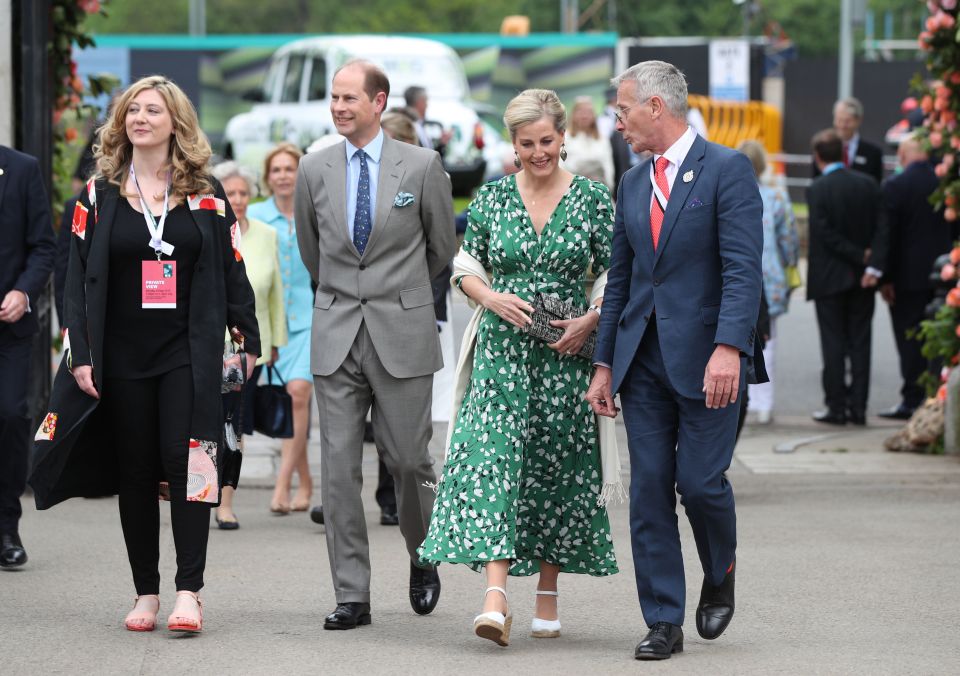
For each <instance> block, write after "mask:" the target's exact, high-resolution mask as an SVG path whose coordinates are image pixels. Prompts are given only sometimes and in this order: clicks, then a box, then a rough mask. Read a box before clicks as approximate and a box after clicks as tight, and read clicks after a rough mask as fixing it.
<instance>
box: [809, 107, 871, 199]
mask: <svg viewBox="0 0 960 676" xmlns="http://www.w3.org/2000/svg"><path fill="white" fill-rule="evenodd" d="M861 122H863V104H862V103H860V100H859V99H855V98H853V97H852V96H850V97H848V98H845V99H840V100H839V101H837V102H836V103H835V104H833V130H834V131H835V132H837V134H838V135H839V136H840V140H841V142H842V144H843V147H842V149H841V154H840V161H841V162H843V166H844V167H846V168H848V169H854V170H856V171H860V172H863V173H864V174H867V175H868V176H873V178H874V180H875V181H876V182H877V183H878V184H879V183H880V181H882V180H883V151H882V150H881V149H880V147H879V146H876V145H874V144H872V143H870V142H869V141H865V140H863V139H862V138H860V123H861ZM818 176H820V168H819V167H818V166H817V163H816V161H814V163H813V177H814V178H817V177H818Z"/></svg>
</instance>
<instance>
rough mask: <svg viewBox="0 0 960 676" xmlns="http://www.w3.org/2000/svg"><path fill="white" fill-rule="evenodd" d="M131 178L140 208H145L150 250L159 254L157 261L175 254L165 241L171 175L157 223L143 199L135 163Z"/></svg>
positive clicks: (168, 175) (144, 218) (144, 213)
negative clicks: (164, 255) (161, 256)
mask: <svg viewBox="0 0 960 676" xmlns="http://www.w3.org/2000/svg"><path fill="white" fill-rule="evenodd" d="M130 178H132V179H133V184H134V185H135V186H136V187H137V195H138V196H139V197H140V206H141V207H142V208H143V220H144V221H145V222H146V224H147V231H148V232H149V233H150V248H151V249H153V250H154V251H155V252H156V254H157V260H158V261H159V260H160V254H166V255H168V256H170V255H172V254H173V245H172V244H170V243H169V242H164V241H163V228H164V226H165V225H166V223H167V214H168V213H169V211H170V210H169V205H170V174H169V172H168V173H167V184H166V186H164V189H163V211H162V212H161V214H160V222H159V223H157V221H156V219H155V218H154V217H153V212H152V210H151V209H150V205H149V204H147V200H146V199H144V197H143V191H142V190H140V183H139V182H138V181H137V172H136V171H135V170H134V168H133V162H131V163H130Z"/></svg>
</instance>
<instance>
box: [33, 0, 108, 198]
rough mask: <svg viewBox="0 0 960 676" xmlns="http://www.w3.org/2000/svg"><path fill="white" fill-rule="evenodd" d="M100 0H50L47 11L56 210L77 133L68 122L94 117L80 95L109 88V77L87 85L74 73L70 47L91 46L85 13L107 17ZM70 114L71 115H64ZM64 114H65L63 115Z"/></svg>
mask: <svg viewBox="0 0 960 676" xmlns="http://www.w3.org/2000/svg"><path fill="white" fill-rule="evenodd" d="M102 5H103V3H101V1H100V0H53V2H52V8H51V13H50V19H51V36H52V37H51V40H50V43H49V44H48V46H47V49H48V52H47V53H48V59H49V64H50V75H51V82H52V92H51V94H52V99H53V170H54V190H53V195H52V196H51V197H52V199H53V207H54V211H55V212H59V210H60V207H61V206H62V204H63V200H64V199H66V197H67V195H66V194H63V193H64V192H65V190H66V186H69V184H70V176H71V174H72V173H73V167H71V166H68V164H69V162H68V159H67V157H66V155H67V152H66V149H67V148H66V147H67V144H69V143H73V142H74V141H76V140H77V138H78V136H79V131H78V130H77V128H76V126H73V124H71V123H70V122H76V121H80V120H83V119H85V118H87V117H91V116H95V115H96V109H95V108H94V107H93V106H90V105H87V104H84V103H83V96H84V95H85V94H89V95H91V96H99V95H100V94H102V93H104V92H106V91H109V89H110V88H111V86H112V84H113V83H114V79H113V78H112V77H93V76H91V77H89V78H88V84H87V85H84V82H83V80H82V79H81V78H80V76H79V75H77V64H76V62H75V61H74V60H73V48H74V47H75V46H76V47H78V48H80V49H83V48H85V47H92V46H93V45H94V41H93V38H92V37H91V36H90V34H89V33H87V32H86V30H84V28H83V22H84V19H86V17H87V15H88V14H100V15H102V16H106V11H105V10H104V9H103V7H102ZM67 113H73V115H66V114H67ZM65 115H66V117H65Z"/></svg>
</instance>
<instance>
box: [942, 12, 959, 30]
mask: <svg viewBox="0 0 960 676" xmlns="http://www.w3.org/2000/svg"><path fill="white" fill-rule="evenodd" d="M956 25H957V20H956V19H954V18H953V15H952V14H944V15H943V16H942V17H941V18H940V27H941V28H953V27H954V26H956Z"/></svg>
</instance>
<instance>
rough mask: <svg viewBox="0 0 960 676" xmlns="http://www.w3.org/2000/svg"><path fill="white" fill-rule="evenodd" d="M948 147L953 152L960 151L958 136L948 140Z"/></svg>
mask: <svg viewBox="0 0 960 676" xmlns="http://www.w3.org/2000/svg"><path fill="white" fill-rule="evenodd" d="M950 147H951V148H953V149H954V150H960V136H954V137H953V138H951V139H950Z"/></svg>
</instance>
